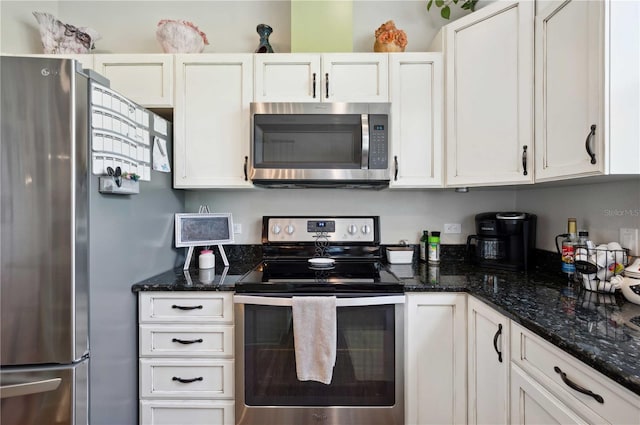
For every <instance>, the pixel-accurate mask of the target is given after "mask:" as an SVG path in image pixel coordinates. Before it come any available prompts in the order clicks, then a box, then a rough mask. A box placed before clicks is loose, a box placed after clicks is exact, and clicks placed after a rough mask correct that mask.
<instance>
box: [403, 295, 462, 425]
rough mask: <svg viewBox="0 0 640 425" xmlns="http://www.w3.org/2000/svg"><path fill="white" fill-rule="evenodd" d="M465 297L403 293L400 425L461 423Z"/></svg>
mask: <svg viewBox="0 0 640 425" xmlns="http://www.w3.org/2000/svg"><path fill="white" fill-rule="evenodd" d="M466 297H467V295H466V294H443V293H438V294H435V293H430V294H424V293H423V294H419V293H410V294H407V304H406V310H405V311H406V320H405V322H406V334H405V341H406V344H405V345H406V350H405V376H406V380H405V403H406V405H405V423H407V424H411V425H417V424H462V423H466V406H467V403H466V387H467V379H466V378H467V373H466V344H465V342H466V302H465V301H466Z"/></svg>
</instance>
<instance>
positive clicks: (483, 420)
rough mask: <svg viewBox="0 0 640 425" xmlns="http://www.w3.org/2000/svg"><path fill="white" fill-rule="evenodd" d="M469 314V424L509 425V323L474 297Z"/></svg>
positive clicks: (469, 306)
mask: <svg viewBox="0 0 640 425" xmlns="http://www.w3.org/2000/svg"><path fill="white" fill-rule="evenodd" d="M467 301H468V302H467V306H468V308H467V313H468V329H467V332H468V350H469V351H468V358H467V361H468V373H469V378H468V388H469V394H468V400H469V406H468V407H469V409H468V410H469V421H468V423H469V424H494V425H498V424H505V425H506V424H508V423H509V420H510V419H509V369H510V368H509V366H510V360H511V359H510V348H511V346H510V344H509V324H510V320H509V319H507V318H506V317H504V316H503V315H501V314H500V313H498V312H497V311H495V310H494V309H493V308H491V307H488V306H487V305H486V304H484V303H482V302H480V301H478V300H477V299H475V298H474V297H472V296H469V299H468V300H467Z"/></svg>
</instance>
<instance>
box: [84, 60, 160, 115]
mask: <svg viewBox="0 0 640 425" xmlns="http://www.w3.org/2000/svg"><path fill="white" fill-rule="evenodd" d="M94 69H95V71H96V72H98V73H99V74H102V75H104V76H105V77H107V78H108V79H109V81H110V83H111V88H112V89H114V90H116V91H119V92H120V93H122V94H124V95H126V96H127V97H128V98H130V99H131V100H133V101H134V102H136V103H138V104H140V105H142V106H145V107H147V108H150V107H151V108H154V107H155V108H170V107H173V55H168V54H144V55H139V54H97V55H94Z"/></svg>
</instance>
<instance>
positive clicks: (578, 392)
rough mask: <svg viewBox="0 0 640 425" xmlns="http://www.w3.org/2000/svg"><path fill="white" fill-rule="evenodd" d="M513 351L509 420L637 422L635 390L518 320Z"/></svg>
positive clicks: (513, 330) (638, 404)
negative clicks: (568, 352) (614, 379)
mask: <svg viewBox="0 0 640 425" xmlns="http://www.w3.org/2000/svg"><path fill="white" fill-rule="evenodd" d="M511 353H512V362H511V423H514V424H525V423H562V424H567V423H589V424H600V423H610V424H640V397H639V396H638V395H636V394H634V393H632V392H631V391H629V390H627V389H626V388H623V387H622V386H620V385H618V384H617V383H615V382H613V381H612V380H611V379H609V378H607V377H606V376H604V375H601V374H600V373H599V372H597V371H596V370H594V369H593V368H591V367H589V366H587V365H585V364H584V363H582V362H581V361H579V360H577V359H576V358H574V357H572V356H570V355H569V354H567V353H565V352H564V351H562V350H560V349H558V348H556V347H555V346H554V345H552V344H550V343H549V342H547V341H545V340H543V339H542V338H540V337H539V336H537V335H535V334H533V333H532V332H530V331H528V330H527V329H524V328H523V327H521V326H519V325H518V324H516V323H512V324H511ZM552 419H553V420H552Z"/></svg>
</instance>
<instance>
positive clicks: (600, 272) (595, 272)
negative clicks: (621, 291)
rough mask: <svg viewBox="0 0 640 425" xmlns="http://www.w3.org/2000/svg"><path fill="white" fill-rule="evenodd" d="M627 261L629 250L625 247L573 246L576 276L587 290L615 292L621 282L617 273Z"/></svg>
mask: <svg viewBox="0 0 640 425" xmlns="http://www.w3.org/2000/svg"><path fill="white" fill-rule="evenodd" d="M605 246H606V245H605ZM628 263H629V250H628V249H626V248H620V249H609V248H604V247H602V245H600V246H599V247H592V246H585V245H577V246H576V247H575V257H574V264H575V266H576V278H577V279H578V281H579V282H581V283H582V286H583V287H584V288H585V289H587V290H589V291H594V292H602V293H613V292H615V291H616V289H618V288H620V284H621V283H622V277H621V276H619V275H620V274H621V273H622V272H623V271H624V268H625V267H626V266H627V264H628Z"/></svg>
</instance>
